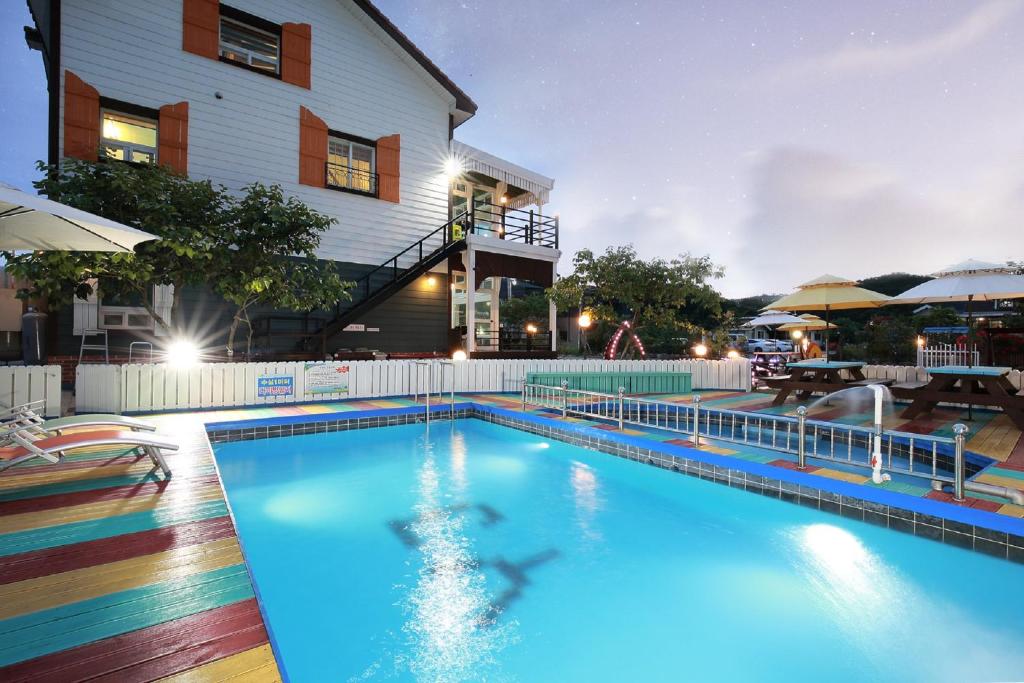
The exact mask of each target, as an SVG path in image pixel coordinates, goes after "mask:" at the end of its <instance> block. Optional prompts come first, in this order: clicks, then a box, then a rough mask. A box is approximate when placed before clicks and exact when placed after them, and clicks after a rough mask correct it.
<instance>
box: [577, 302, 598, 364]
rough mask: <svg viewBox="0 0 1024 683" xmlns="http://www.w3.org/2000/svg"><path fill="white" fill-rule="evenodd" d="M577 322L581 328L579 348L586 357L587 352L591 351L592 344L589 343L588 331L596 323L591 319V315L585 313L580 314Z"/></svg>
mask: <svg viewBox="0 0 1024 683" xmlns="http://www.w3.org/2000/svg"><path fill="white" fill-rule="evenodd" d="M577 322H578V323H579V326H580V336H579V339H578V340H577V341H578V342H579V343H578V344H577V348H578V349H579V350H581V351H582V352H583V355H584V356H586V355H587V351H589V350H590V344H589V343H588V342H587V330H589V329H590V326H591V325H592V324H593V322H594V321H593V320H592V319H591V317H590V314H589V313H587V312H586V311H583V312H581V313H580V317H579V320H578V321H577Z"/></svg>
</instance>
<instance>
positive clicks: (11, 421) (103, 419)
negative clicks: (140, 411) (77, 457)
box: [0, 401, 156, 445]
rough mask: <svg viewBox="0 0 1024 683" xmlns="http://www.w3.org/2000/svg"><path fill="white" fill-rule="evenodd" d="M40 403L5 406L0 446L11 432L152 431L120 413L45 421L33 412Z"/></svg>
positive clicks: (31, 434) (33, 436) (42, 435)
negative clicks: (72, 430) (107, 429)
mask: <svg viewBox="0 0 1024 683" xmlns="http://www.w3.org/2000/svg"><path fill="white" fill-rule="evenodd" d="M41 403H42V401H35V402H33V403H26V404H25V405H22V406H15V407H14V408H10V409H8V410H7V411H6V414H4V415H0V445H3V444H8V443H10V442H11V438H10V437H11V434H12V433H13V432H21V433H23V434H24V435H26V436H27V437H28V438H31V439H33V440H35V439H39V438H45V437H47V436H52V435H54V434H57V435H59V434H62V433H63V432H64V431H65V430H68V429H94V428H100V429H102V428H113V429H128V430H131V431H141V432H153V431H156V426H155V425H152V424H150V423H149V422H144V421H142V420H138V419H135V418H132V417H125V416H124V415H107V414H102V413H93V414H86V415H71V416H69V417H58V418H55V419H52V420H47V419H45V418H44V417H42V416H41V415H39V413H38V412H36V411H37V410H38V409H39V408H37V405H38V406H39V407H40V408H41V407H42V406H41V405H40V404H41Z"/></svg>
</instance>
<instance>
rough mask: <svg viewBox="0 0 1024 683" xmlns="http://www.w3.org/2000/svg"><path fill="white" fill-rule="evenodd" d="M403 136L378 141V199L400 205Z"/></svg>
mask: <svg viewBox="0 0 1024 683" xmlns="http://www.w3.org/2000/svg"><path fill="white" fill-rule="evenodd" d="M401 156H402V136H401V135H388V136H387V137H383V138H380V139H378V140H377V197H378V198H380V199H383V200H384V201H386V202H394V203H396V204H397V203H398V201H399V196H398V179H399V177H400V176H401Z"/></svg>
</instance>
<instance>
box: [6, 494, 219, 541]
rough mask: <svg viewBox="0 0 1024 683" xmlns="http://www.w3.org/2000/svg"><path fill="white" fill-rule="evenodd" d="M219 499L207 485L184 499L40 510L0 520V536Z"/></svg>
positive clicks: (155, 497) (160, 497)
mask: <svg viewBox="0 0 1024 683" xmlns="http://www.w3.org/2000/svg"><path fill="white" fill-rule="evenodd" d="M222 497H223V495H222V493H221V489H220V486H218V485H217V484H207V485H206V486H201V487H197V488H196V489H194V490H192V491H189V492H188V496H187V497H186V496H185V495H182V494H167V493H166V492H160V493H154V494H151V495H148V496H138V497H135V498H118V499H117V500H107V501H102V502H99V503H83V504H82V505H72V506H69V507H64V508H56V509H54V510H42V511H38V512H24V513H22V514H18V515H8V516H6V517H0V534H9V533H14V532H17V531H27V530H29V529H41V528H43V527H48V526H57V525H59V524H70V523H72V522H84V521H87V520H93V519H105V518H107V517H116V516H117V515H127V514H130V513H133V512H144V511H146V510H154V509H156V508H157V507H160V505H161V504H162V503H163V504H165V505H173V504H176V503H178V504H180V503H183V502H186V501H188V502H196V503H199V502H205V501H210V500H219V499H221V498H222Z"/></svg>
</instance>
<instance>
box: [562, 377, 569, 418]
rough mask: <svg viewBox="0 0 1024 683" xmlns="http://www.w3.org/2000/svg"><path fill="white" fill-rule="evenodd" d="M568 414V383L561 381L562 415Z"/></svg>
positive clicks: (566, 415)
mask: <svg viewBox="0 0 1024 683" xmlns="http://www.w3.org/2000/svg"><path fill="white" fill-rule="evenodd" d="M568 415H569V383H568V382H565V381H563V382H562V417H568Z"/></svg>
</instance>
